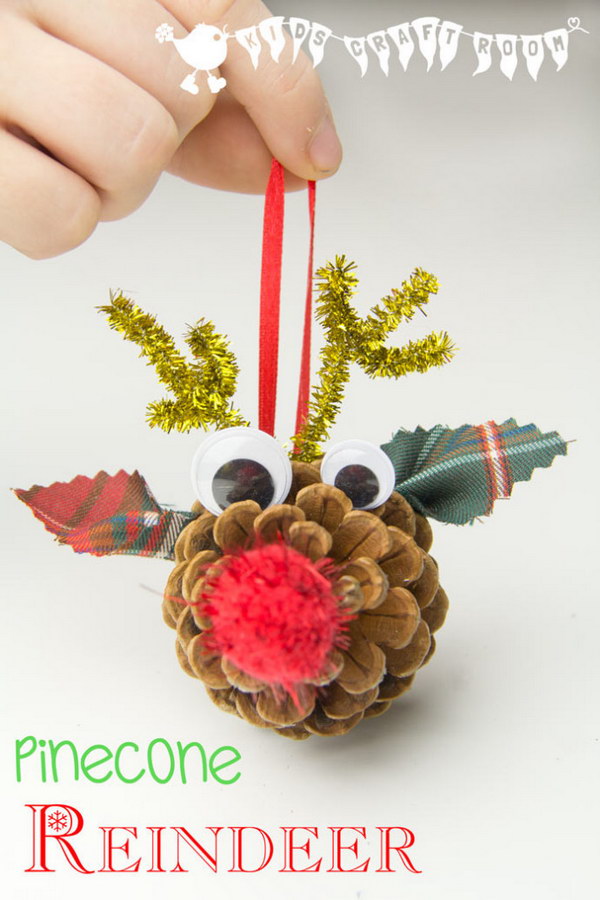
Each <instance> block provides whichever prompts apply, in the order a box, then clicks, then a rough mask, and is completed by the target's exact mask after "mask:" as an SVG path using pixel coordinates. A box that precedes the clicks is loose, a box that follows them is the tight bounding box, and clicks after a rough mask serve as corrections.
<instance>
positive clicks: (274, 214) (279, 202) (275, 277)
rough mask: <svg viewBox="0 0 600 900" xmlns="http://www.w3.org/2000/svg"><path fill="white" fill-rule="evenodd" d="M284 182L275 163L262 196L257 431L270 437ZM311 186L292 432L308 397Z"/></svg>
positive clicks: (303, 414) (310, 184)
mask: <svg viewBox="0 0 600 900" xmlns="http://www.w3.org/2000/svg"><path fill="white" fill-rule="evenodd" d="M284 195H285V179H284V170H283V166H282V165H281V163H280V162H278V161H277V160H276V159H274V160H273V162H272V164H271V174H270V177H269V183H268V185H267V190H266V193H265V208H264V218H263V247H262V267H261V281H260V337H259V378H258V427H259V428H260V430H261V431H266V432H267V434H270V435H273V434H274V432H275V410H276V404H277V372H278V356H279V318H280V307H281V263H282V254H283V217H284ZM315 195H316V190H315V182H314V181H309V182H308V209H309V224H310V243H309V260H308V279H307V289H306V303H305V309H304V335H303V340H302V359H301V368H300V381H299V385H298V404H297V410H296V431H298V430H299V428H300V426H301V425H302V423H303V422H304V420H305V418H306V415H307V411H308V398H309V393H310V349H311V339H310V337H311V324H312V268H313V253H314V228H315Z"/></svg>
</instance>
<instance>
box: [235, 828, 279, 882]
mask: <svg viewBox="0 0 600 900" xmlns="http://www.w3.org/2000/svg"><path fill="white" fill-rule="evenodd" d="M230 831H231V832H232V838H233V865H232V867H231V869H229V871H230V872H260V871H261V869H265V868H266V867H267V866H268V865H269V863H270V862H271V860H272V858H273V841H272V840H271V838H270V837H269V835H268V834H267V832H266V831H263V830H262V828H257V827H256V826H255V825H241V826H239V825H232V826H231V827H230ZM250 831H254V832H256V833H257V834H259V835H260V837H261V838H262V850H263V858H262V861H261V863H260V865H259V866H257V867H256V868H255V869H246V868H244V861H243V848H244V841H243V837H244V834H246V833H248V832H250Z"/></svg>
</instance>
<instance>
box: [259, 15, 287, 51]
mask: <svg viewBox="0 0 600 900" xmlns="http://www.w3.org/2000/svg"><path fill="white" fill-rule="evenodd" d="M259 31H260V34H261V37H263V38H264V39H265V41H266V42H267V44H268V45H269V50H270V51H271V59H272V60H273V61H274V62H279V57H280V56H281V52H282V50H283V48H284V47H285V34H284V31H283V16H271V18H270V19H263V21H262V22H261V23H260V25H259Z"/></svg>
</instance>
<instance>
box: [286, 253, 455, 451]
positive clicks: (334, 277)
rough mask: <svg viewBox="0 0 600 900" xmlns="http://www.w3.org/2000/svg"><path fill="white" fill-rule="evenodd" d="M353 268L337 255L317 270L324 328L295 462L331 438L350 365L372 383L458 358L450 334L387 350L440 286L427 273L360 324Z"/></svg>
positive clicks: (417, 274)
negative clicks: (403, 325)
mask: <svg viewBox="0 0 600 900" xmlns="http://www.w3.org/2000/svg"><path fill="white" fill-rule="evenodd" d="M355 268H356V265H355V263H353V262H346V257H345V256H336V258H335V262H334V263H328V264H327V265H326V266H324V267H323V268H321V269H318V270H317V278H318V279H319V280H318V282H317V289H318V292H319V297H318V299H317V302H316V317H317V320H318V321H319V322H321V324H322V325H323V327H324V329H325V341H326V342H325V346H324V347H323V349H322V350H321V368H320V369H319V372H318V376H317V377H318V379H319V381H318V384H317V385H316V387H315V388H314V389H313V392H312V399H311V401H310V404H309V415H308V418H307V420H306V422H305V424H304V426H303V427H302V428H301V429H300V431H299V432H298V433H297V434H296V435H294V437H293V438H292V441H293V443H294V445H295V447H296V451H295V453H294V459H299V460H304V461H306V462H310V461H311V460H313V459H315V458H316V457H317V456H320V455H321V452H322V451H321V448H320V446H319V445H320V443H321V442H322V441H325V440H326V439H327V438H328V437H329V432H330V429H331V427H332V425H333V423H334V421H335V419H336V416H337V414H338V413H339V410H340V406H341V403H342V399H343V396H344V390H345V387H346V384H347V382H348V380H349V378H350V363H352V362H354V363H357V364H358V365H359V366H360V367H361V368H362V369H363V370H364V371H365V372H366V373H367V375H370V376H371V377H372V378H376V377H383V378H400V376H401V375H407V374H408V373H409V372H426V371H427V370H428V369H430V368H432V367H433V366H442V365H444V364H445V363H447V362H449V361H450V359H451V358H452V356H453V355H454V353H455V349H456V348H455V347H454V345H453V344H452V341H451V340H450V338H449V336H448V334H447V333H446V332H431V334H428V335H427V336H426V337H424V338H421V339H420V340H418V341H409V342H408V343H407V344H405V346H404V347H386V346H385V345H384V341H385V339H386V338H387V337H388V336H389V335H390V333H391V332H392V331H395V330H396V329H397V328H398V326H399V325H400V323H401V322H402V321H410V320H411V319H412V318H413V316H414V315H415V313H416V311H417V310H421V311H423V309H422V307H423V306H424V305H425V304H426V303H428V302H429V297H430V295H431V294H436V293H437V290H438V281H437V279H436V278H435V277H434V276H433V275H430V274H429V273H427V272H425V271H424V270H423V269H415V271H414V272H413V274H412V275H411V278H410V281H409V282H406V281H405V282H403V284H402V288H401V289H400V290H398V289H396V288H394V289H393V290H392V291H391V293H390V294H389V295H388V296H386V297H384V298H383V299H382V301H381V303H380V304H378V305H376V306H373V307H372V308H371V311H370V314H369V315H368V316H367V317H366V318H365V319H361V318H360V317H359V316H358V314H357V312H356V310H355V309H354V307H353V306H352V305H351V303H350V298H351V297H353V296H354V294H355V293H356V290H355V288H356V286H357V284H358V278H357V277H356V275H355V274H354V269H355Z"/></svg>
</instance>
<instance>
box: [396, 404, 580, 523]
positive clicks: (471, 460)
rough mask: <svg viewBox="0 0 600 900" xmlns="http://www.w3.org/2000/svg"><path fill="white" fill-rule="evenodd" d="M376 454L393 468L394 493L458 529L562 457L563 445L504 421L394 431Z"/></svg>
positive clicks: (529, 427) (550, 435)
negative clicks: (384, 456) (382, 453)
mask: <svg viewBox="0 0 600 900" xmlns="http://www.w3.org/2000/svg"><path fill="white" fill-rule="evenodd" d="M382 450H384V451H385V452H386V453H387V455H388V456H389V457H390V459H391V460H392V463H393V465H394V469H395V471H396V490H397V491H398V492H399V493H400V494H402V495H403V496H404V497H406V499H407V500H408V501H409V503H410V504H411V505H412V506H413V507H414V508H415V509H416V510H417V511H418V512H420V513H422V514H423V515H424V516H428V517H430V518H432V519H438V520H439V521H440V522H451V523H452V524H454V525H464V524H465V523H467V522H472V521H473V520H474V519H475V518H477V517H478V516H487V515H489V514H490V513H491V512H492V508H493V506H494V502H495V501H496V500H497V499H498V498H501V497H510V494H511V491H512V488H513V484H514V483H515V482H516V481H529V479H530V478H531V475H532V473H533V470H534V469H536V468H547V467H548V466H550V465H551V464H552V462H553V460H554V457H555V456H557V455H561V456H564V455H565V454H566V452H567V445H566V443H565V441H564V440H563V439H562V438H561V437H560V435H559V434H558V433H557V432H556V431H551V432H549V433H548V434H542V432H541V431H540V430H539V429H538V428H537V427H536V426H535V425H524V426H519V425H517V423H516V422H515V420H514V419H508V420H507V421H506V422H503V423H502V424H501V425H497V424H496V423H495V422H486V424H485V425H462V426H461V427H460V428H445V427H444V426H443V425H436V426H435V427H434V428H431V429H430V430H429V431H427V430H426V429H425V428H420V427H419V428H417V429H416V430H415V431H398V432H397V433H396V434H395V435H394V437H393V438H392V440H391V441H390V442H389V443H388V444H383V445H382Z"/></svg>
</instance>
